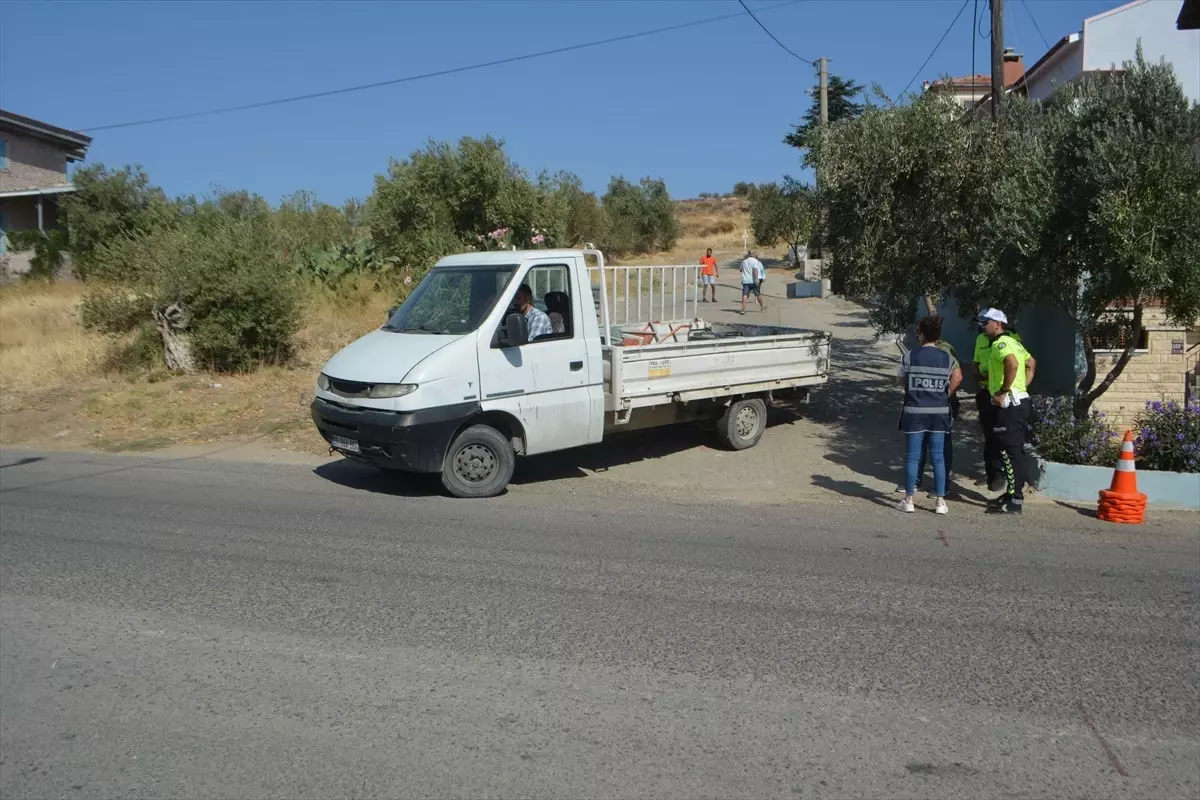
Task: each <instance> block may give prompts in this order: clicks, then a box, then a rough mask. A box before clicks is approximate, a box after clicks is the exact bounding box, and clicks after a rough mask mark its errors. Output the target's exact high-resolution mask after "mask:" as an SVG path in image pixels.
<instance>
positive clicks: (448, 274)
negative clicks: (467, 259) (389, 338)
mask: <svg viewBox="0 0 1200 800" xmlns="http://www.w3.org/2000/svg"><path fill="white" fill-rule="evenodd" d="M516 271H517V265H516V264H498V265H496V266H491V265H488V266H484V267H435V268H433V269H432V270H430V271H429V274H428V275H426V276H425V279H424V280H423V281H421V284H420V285H419V286H418V287H417V288H416V289H415V290H414V291H413V293H412V294H410V295H409V296H408V299H407V300H405V301H404V305H402V306H400V307H399V308H398V309H396V313H394V314H392V317H391V319H389V320H388V321H387V324H386V325H384V326H383V330H385V331H393V332H395V333H431V334H460V333H470V332H471V331H473V330H475V329H476V328H478V327H479V323H481V322H482V321H483V318H484V317H486V316H487V315H488V312H490V311H491V310H492V307H493V306H495V305H496V299H497V298H498V297H500V295H501V293H502V292H503V291H504V287H505V286H507V285H508V282H509V280H510V279H511V278H512V276H513V273H514V272H516Z"/></svg>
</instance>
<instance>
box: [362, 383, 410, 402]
mask: <svg viewBox="0 0 1200 800" xmlns="http://www.w3.org/2000/svg"><path fill="white" fill-rule="evenodd" d="M416 390H417V384H415V383H376V384H373V385H372V386H371V389H370V391H368V392H367V397H370V398H371V399H373V400H385V399H388V398H392V397H404V395H406V394H412V393H413V392H415V391H416Z"/></svg>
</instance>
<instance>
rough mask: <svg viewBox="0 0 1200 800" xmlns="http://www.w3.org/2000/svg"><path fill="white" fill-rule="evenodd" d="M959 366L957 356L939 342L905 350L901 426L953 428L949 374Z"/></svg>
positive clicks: (910, 429) (907, 430)
mask: <svg viewBox="0 0 1200 800" xmlns="http://www.w3.org/2000/svg"><path fill="white" fill-rule="evenodd" d="M957 367H958V360H957V359H955V358H953V357H952V356H951V355H950V354H949V353H947V352H946V351H945V350H943V349H941V348H940V347H936V346H929V345H926V346H923V347H918V348H917V349H915V350H909V351H908V352H907V353H905V354H904V358H903V359H902V360H901V362H900V374H901V375H903V376H904V408H903V409H902V410H901V412H900V430H902V431H904V432H905V433H919V432H921V431H933V432H945V431H948V430H950V426H951V424H952V422H953V420H952V418H951V414H950V375H951V373H953V372H954V370H955V369H956V368H957Z"/></svg>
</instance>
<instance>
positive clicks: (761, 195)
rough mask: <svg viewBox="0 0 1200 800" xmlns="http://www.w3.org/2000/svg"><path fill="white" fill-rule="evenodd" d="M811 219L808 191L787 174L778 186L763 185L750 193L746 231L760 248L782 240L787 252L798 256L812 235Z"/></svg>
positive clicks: (803, 185) (810, 199)
mask: <svg viewBox="0 0 1200 800" xmlns="http://www.w3.org/2000/svg"><path fill="white" fill-rule="evenodd" d="M814 220H815V208H814V202H813V194H812V189H811V188H810V187H809V186H807V185H806V184H803V183H801V182H800V181H798V180H796V179H795V178H793V177H791V176H790V175H785V176H784V178H783V183H782V184H777V183H767V184H763V185H762V186H757V187H755V188H754V189H753V190H752V191H751V192H750V229H751V230H752V231H753V232H754V241H755V242H756V243H757V244H759V245H760V246H762V247H770V246H771V245H773V244H775V242H777V241H779V240H780V239H782V240H783V241H784V242H786V243H787V245H788V249H789V252H793V253H798V252H799V251H800V246H801V245H803V244H805V243H807V242H808V237H809V236H810V235H811V234H812V232H813V223H814Z"/></svg>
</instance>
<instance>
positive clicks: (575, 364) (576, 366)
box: [571, 361, 583, 372]
mask: <svg viewBox="0 0 1200 800" xmlns="http://www.w3.org/2000/svg"><path fill="white" fill-rule="evenodd" d="M581 369H583V362H582V361H572V362H571V372H579V370H581Z"/></svg>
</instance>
